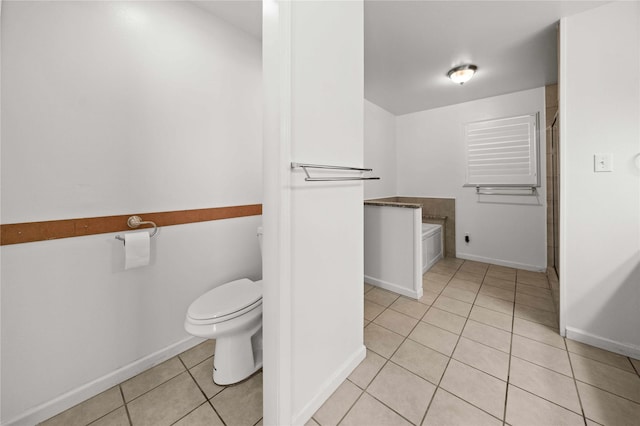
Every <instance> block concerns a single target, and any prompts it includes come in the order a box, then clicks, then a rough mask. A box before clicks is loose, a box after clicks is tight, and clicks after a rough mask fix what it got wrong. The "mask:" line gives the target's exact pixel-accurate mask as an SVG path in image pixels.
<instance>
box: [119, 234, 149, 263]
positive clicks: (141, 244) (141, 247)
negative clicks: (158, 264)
mask: <svg viewBox="0 0 640 426" xmlns="http://www.w3.org/2000/svg"><path fill="white" fill-rule="evenodd" d="M150 254H151V241H150V239H149V233H148V232H131V233H128V234H124V269H132V268H138V267H140V266H146V265H148V264H149V258H150Z"/></svg>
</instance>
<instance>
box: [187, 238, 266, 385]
mask: <svg viewBox="0 0 640 426" xmlns="http://www.w3.org/2000/svg"><path fill="white" fill-rule="evenodd" d="M258 240H259V242H260V249H261V251H262V228H258ZM184 328H185V330H186V331H187V332H188V333H189V334H192V335H194V336H198V337H204V338H207V339H216V349H215V356H214V358H213V381H214V382H215V383H217V384H219V385H230V384H233V383H237V382H240V381H242V380H244V379H246V378H247V377H249V376H250V375H252V374H253V373H255V372H256V371H258V370H259V369H260V368H262V280H260V281H256V282H254V281H251V280H249V279H247V278H243V279H240V280H236V281H231V282H229V283H226V284H223V285H221V286H219V287H216V288H214V289H213V290H209V291H208V292H206V293H205V294H203V295H202V296H200V297H199V298H197V299H196V300H195V301H194V302H193V303H192V304H191V305H190V306H189V309H188V310H187V317H186V319H185V321H184Z"/></svg>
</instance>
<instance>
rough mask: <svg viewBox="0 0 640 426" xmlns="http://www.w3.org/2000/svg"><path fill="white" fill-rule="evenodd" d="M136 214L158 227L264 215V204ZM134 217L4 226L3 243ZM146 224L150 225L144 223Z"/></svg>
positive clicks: (123, 225) (76, 232)
mask: <svg viewBox="0 0 640 426" xmlns="http://www.w3.org/2000/svg"><path fill="white" fill-rule="evenodd" d="M136 214H137V215H138V216H140V217H141V218H142V220H149V221H152V222H155V223H156V225H158V227H163V226H171V225H182V224H186V223H195V222H207V221H210V220H221V219H232V218H236V217H245V216H259V215H261V214H262V204H250V205H245V206H230V207H214V208H209V209H197V210H179V211H170V212H159V213H136ZM130 216H133V214H128V215H119V216H103V217H89V218H80V219H64V220H50V221H46V222H26V223H10V224H6V225H0V245H3V246H4V245H10V244H21V243H32V242H35V241H46V240H56V239H59V238H70V237H82V236H86V235H95V234H106V233H110V232H120V231H130V230H131V228H129V227H128V226H127V219H128V218H129V217H130ZM143 227H145V228H146V227H150V226H149V225H144V226H143ZM143 227H141V228H140V229H142V228H143Z"/></svg>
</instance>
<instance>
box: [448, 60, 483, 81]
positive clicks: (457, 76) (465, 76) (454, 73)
mask: <svg viewBox="0 0 640 426" xmlns="http://www.w3.org/2000/svg"><path fill="white" fill-rule="evenodd" d="M477 69H478V67H477V66H475V65H471V64H467V65H460V66H459V67H455V68H451V69H450V70H449V72H448V73H447V77H449V78H450V79H451V81H453V82H454V83H458V84H460V85H463V84H464V83H466V82H467V81H469V80H471V77H473V75H474V74H475V73H476V70H477Z"/></svg>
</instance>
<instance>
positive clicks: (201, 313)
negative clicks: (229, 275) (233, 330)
mask: <svg viewBox="0 0 640 426" xmlns="http://www.w3.org/2000/svg"><path fill="white" fill-rule="evenodd" d="M260 299H262V286H260V285H259V284H257V283H254V282H253V281H251V280H249V279H247V278H242V279H240V280H237V281H231V282H230V283H227V284H223V285H221V286H219V287H216V288H214V289H213V290H209V291H208V292H206V293H205V294H203V295H202V296H200V297H199V298H197V299H196V300H195V301H194V302H193V303H192V304H191V306H189V310H188V315H189V317H191V318H193V319H196V320H207V319H213V318H220V317H224V316H226V315H230V314H233V313H234V312H237V311H239V310H241V309H244V308H246V307H247V306H249V305H251V304H253V303H255V302H257V301H258V300H260Z"/></svg>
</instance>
